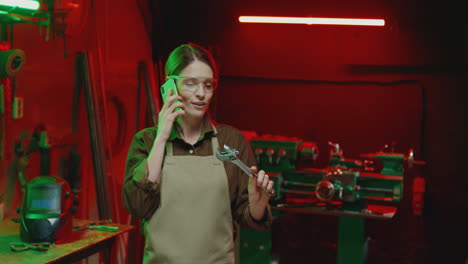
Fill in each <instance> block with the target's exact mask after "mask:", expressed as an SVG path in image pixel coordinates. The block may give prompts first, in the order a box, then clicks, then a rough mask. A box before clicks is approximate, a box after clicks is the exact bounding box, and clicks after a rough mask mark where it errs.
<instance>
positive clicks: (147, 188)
mask: <svg viewBox="0 0 468 264" xmlns="http://www.w3.org/2000/svg"><path fill="white" fill-rule="evenodd" d="M149 141H151V140H150V139H148V138H147V137H145V130H142V131H140V132H138V133H137V134H136V135H135V136H134V138H133V140H132V143H131V145H130V148H129V151H128V155H127V161H126V165H125V178H124V184H123V189H122V200H123V207H124V208H125V209H126V210H127V211H128V212H129V213H130V214H132V215H134V216H136V217H138V218H142V219H149V218H150V217H151V216H152V215H153V213H154V212H155V211H156V209H157V207H158V206H159V201H160V186H159V185H158V184H156V183H153V182H150V181H148V165H147V158H148V154H149V150H150V148H151V147H152V143H153V142H149Z"/></svg>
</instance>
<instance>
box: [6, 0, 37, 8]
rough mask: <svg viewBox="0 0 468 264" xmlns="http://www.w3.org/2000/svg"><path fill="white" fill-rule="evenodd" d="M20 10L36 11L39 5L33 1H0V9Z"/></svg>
mask: <svg viewBox="0 0 468 264" xmlns="http://www.w3.org/2000/svg"><path fill="white" fill-rule="evenodd" d="M3 6H7V7H10V8H22V9H29V10H38V9H39V6H40V3H39V2H38V1H34V0H0V7H3Z"/></svg>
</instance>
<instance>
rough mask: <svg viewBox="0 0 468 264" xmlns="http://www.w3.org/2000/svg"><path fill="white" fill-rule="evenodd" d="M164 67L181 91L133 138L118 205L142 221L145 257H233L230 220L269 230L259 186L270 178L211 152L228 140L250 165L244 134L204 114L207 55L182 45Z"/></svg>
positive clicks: (212, 78)
mask: <svg viewBox="0 0 468 264" xmlns="http://www.w3.org/2000/svg"><path fill="white" fill-rule="evenodd" d="M165 71H166V77H167V78H173V79H174V80H175V82H176V86H177V91H178V93H179V95H173V94H172V93H171V92H170V93H169V96H168V98H167V99H166V101H165V103H164V105H163V107H162V109H161V111H160V112H159V118H158V126H157V127H151V128H146V129H144V130H142V131H140V132H138V133H137V134H136V135H135V136H134V139H133V142H132V144H131V146H130V150H129V153H128V157H127V165H126V174H125V181H124V187H123V193H122V194H123V205H124V207H125V208H126V209H127V210H128V211H129V212H130V213H131V214H133V215H135V216H137V217H140V218H142V219H143V220H144V221H143V229H144V234H145V238H146V245H145V252H144V263H190V264H193V263H203V264H205V263H234V243H233V236H232V234H233V220H235V221H237V222H238V223H239V224H240V225H241V226H243V227H246V228H254V229H257V230H268V229H269V228H270V227H271V219H272V217H271V209H270V206H269V198H270V196H269V195H268V194H267V193H266V192H265V191H263V190H262V189H265V190H267V191H270V190H272V188H273V181H271V180H269V178H268V175H266V174H265V172H264V171H260V172H259V173H258V177H257V179H255V178H253V177H249V176H247V175H245V174H243V172H242V171H241V170H240V169H239V168H237V167H236V166H235V165H233V164H232V163H230V162H222V161H219V160H218V159H217V158H216V156H215V151H216V149H217V148H220V149H222V148H221V146H223V145H224V144H226V145H228V146H230V147H232V148H235V149H237V150H238V151H239V158H240V159H241V160H242V161H244V162H245V163H246V164H247V165H248V166H252V169H253V170H254V171H256V168H255V167H254V166H253V165H254V164H255V158H254V155H253V153H252V151H251V149H250V147H249V146H248V144H247V143H246V140H245V138H244V137H243V135H242V133H240V132H239V131H238V130H237V129H235V128H232V127H229V126H226V125H221V124H216V125H215V124H213V122H212V121H211V120H210V118H209V115H208V114H207V111H208V106H209V105H210V102H211V99H212V97H213V93H214V92H215V90H216V83H217V81H216V80H217V77H218V73H217V69H216V65H215V62H214V60H213V58H212V56H211V54H210V53H209V52H208V51H207V50H205V49H204V48H202V47H200V46H197V45H195V44H185V45H181V46H179V47H177V48H176V49H175V50H174V51H173V52H172V53H171V54H170V55H169V58H168V60H167V63H166V68H165ZM176 100H177V101H178V102H177V101H176ZM176 109H178V110H176ZM174 121H177V122H174Z"/></svg>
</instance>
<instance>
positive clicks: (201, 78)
mask: <svg viewBox="0 0 468 264" xmlns="http://www.w3.org/2000/svg"><path fill="white" fill-rule="evenodd" d="M215 86H216V82H215V81H214V79H213V70H212V69H211V67H210V66H209V65H208V64H206V63H204V62H201V61H199V60H194V61H193V62H191V63H190V64H189V65H187V67H185V68H184V69H183V70H182V71H181V72H180V74H179V76H178V78H177V88H178V91H179V94H180V96H181V97H182V103H183V104H184V109H185V117H196V118H201V117H203V116H204V114H205V113H206V111H208V106H209V105H210V101H211V98H212V97H213V92H214V89H215Z"/></svg>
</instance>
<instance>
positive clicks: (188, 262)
mask: <svg viewBox="0 0 468 264" xmlns="http://www.w3.org/2000/svg"><path fill="white" fill-rule="evenodd" d="M215 133H216V130H215ZM211 143H212V145H213V156H191V155H184V156H174V155H173V153H172V144H171V143H170V142H168V144H166V147H167V153H166V157H165V159H164V165H163V168H162V174H161V177H162V178H161V203H160V206H159V208H158V209H157V210H156V212H155V213H154V214H153V216H152V217H151V219H150V220H149V221H148V222H147V223H146V224H145V225H144V227H143V228H144V232H145V237H146V245H145V251H144V257H143V263H145V264H147V263H157V264H172V263H174V264H198V263H201V264H210V263H220V264H221V263H222V264H225V263H229V264H232V263H234V243H233V238H232V228H233V227H232V216H231V206H230V199H229V187H228V181H227V175H226V170H225V169H224V165H223V163H222V162H221V161H219V160H218V159H217V158H216V156H215V151H216V148H217V147H218V146H219V145H218V140H217V138H216V136H213V137H212V142H211Z"/></svg>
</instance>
